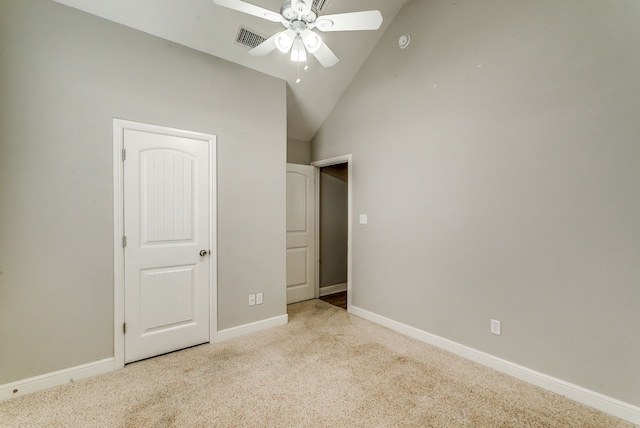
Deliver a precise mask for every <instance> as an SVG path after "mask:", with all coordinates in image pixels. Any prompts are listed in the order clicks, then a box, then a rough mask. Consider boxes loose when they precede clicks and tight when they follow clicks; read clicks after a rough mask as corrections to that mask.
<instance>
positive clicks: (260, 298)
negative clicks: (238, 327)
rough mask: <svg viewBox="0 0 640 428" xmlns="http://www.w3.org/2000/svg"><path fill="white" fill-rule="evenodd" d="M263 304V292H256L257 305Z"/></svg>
mask: <svg viewBox="0 0 640 428" xmlns="http://www.w3.org/2000/svg"><path fill="white" fill-rule="evenodd" d="M261 304H262V293H258V294H256V305H261Z"/></svg>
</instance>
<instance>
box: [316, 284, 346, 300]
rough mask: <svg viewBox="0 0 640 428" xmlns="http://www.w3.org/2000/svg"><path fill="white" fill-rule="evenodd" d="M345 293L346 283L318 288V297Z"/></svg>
mask: <svg viewBox="0 0 640 428" xmlns="http://www.w3.org/2000/svg"><path fill="white" fill-rule="evenodd" d="M343 291H347V283H346V282H345V283H342V284H335V285H329V286H327V287H320V297H323V296H328V295H329V294H336V293H341V292H343Z"/></svg>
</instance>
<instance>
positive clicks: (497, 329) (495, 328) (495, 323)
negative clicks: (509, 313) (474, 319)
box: [491, 320, 502, 336]
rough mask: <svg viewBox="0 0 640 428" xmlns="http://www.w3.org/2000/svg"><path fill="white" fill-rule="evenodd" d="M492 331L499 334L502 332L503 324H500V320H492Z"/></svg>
mask: <svg viewBox="0 0 640 428" xmlns="http://www.w3.org/2000/svg"><path fill="white" fill-rule="evenodd" d="M491 333H492V334H496V335H498V336H500V335H501V334H502V326H501V325H500V321H498V320H491Z"/></svg>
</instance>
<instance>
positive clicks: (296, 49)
mask: <svg viewBox="0 0 640 428" xmlns="http://www.w3.org/2000/svg"><path fill="white" fill-rule="evenodd" d="M306 60H307V51H306V49H305V48H304V43H302V38H301V37H300V36H297V37H296V39H295V41H294V42H293V47H292V48H291V61H295V62H305V61H306Z"/></svg>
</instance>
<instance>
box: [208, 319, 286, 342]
mask: <svg viewBox="0 0 640 428" xmlns="http://www.w3.org/2000/svg"><path fill="white" fill-rule="evenodd" d="M287 322H289V315H288V314H284V315H278V316H277V317H273V318H267V319H265V320H260V321H256V322H252V323H249V324H244V325H239V326H237V327H231V328H228V329H225V330H221V331H219V332H218V334H217V335H216V337H215V340H214V343H220V342H224V341H225V340H229V339H235V338H236V337H240V336H244V335H246V334H251V333H257V332H259V331H262V330H266V329H268V328H272V327H279V326H281V325H287Z"/></svg>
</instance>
